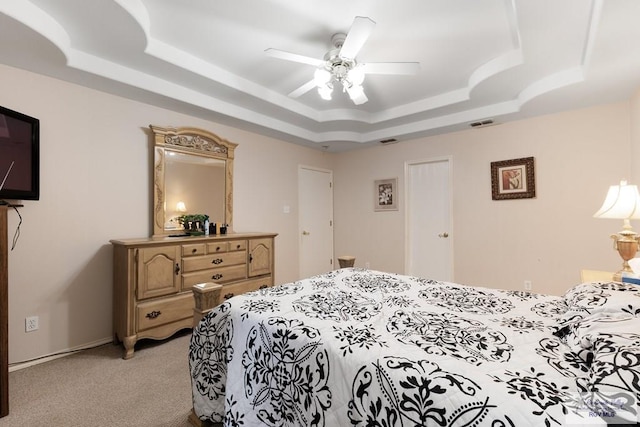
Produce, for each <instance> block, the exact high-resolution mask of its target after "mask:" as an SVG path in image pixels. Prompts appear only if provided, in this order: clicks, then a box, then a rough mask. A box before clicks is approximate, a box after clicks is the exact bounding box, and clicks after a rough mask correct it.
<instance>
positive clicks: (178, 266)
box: [175, 262, 180, 276]
mask: <svg viewBox="0 0 640 427" xmlns="http://www.w3.org/2000/svg"><path fill="white" fill-rule="evenodd" d="M175 272H176V276H177V275H178V274H180V264H178V263H177V262H176V270H175Z"/></svg>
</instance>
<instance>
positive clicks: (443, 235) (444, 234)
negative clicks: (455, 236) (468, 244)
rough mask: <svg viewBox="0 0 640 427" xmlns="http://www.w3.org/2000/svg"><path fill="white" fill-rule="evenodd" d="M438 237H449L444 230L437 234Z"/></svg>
mask: <svg viewBox="0 0 640 427" xmlns="http://www.w3.org/2000/svg"><path fill="white" fill-rule="evenodd" d="M438 237H442V238H444V239H446V238H447V237H449V233H447V232H446V231H445V232H444V233H440V234H438Z"/></svg>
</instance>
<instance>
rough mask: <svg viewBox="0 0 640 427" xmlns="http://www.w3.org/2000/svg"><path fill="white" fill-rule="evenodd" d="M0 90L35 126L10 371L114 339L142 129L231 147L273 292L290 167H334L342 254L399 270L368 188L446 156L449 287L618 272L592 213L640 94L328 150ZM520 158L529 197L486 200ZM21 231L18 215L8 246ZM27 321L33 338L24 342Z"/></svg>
mask: <svg viewBox="0 0 640 427" xmlns="http://www.w3.org/2000/svg"><path fill="white" fill-rule="evenodd" d="M0 93H2V100H1V103H2V105H3V106H7V107H9V108H12V109H15V110H18V111H22V112H24V113H26V114H29V115H33V116H36V117H38V118H40V119H41V128H42V129H41V161H42V165H41V187H42V188H41V200H40V201H37V202H28V201H27V202H25V206H24V207H23V208H21V209H20V213H21V215H22V217H23V220H24V221H23V224H22V226H21V234H20V238H19V240H18V244H17V246H16V248H15V249H14V250H13V251H11V252H10V253H9V280H10V289H9V306H10V312H9V340H10V344H9V353H10V354H9V357H10V362H12V363H13V362H18V361H23V360H26V359H29V358H34V357H38V356H43V355H48V354H51V353H54V352H58V351H63V350H66V349H70V348H75V347H78V346H83V345H87V344H91V343H95V342H102V341H104V340H106V339H109V338H110V337H111V336H112V327H111V320H112V319H111V308H112V295H111V289H112V284H111V279H112V273H111V268H112V265H111V264H112V258H111V246H110V244H109V239H112V238H126V237H142V236H148V235H149V234H150V232H151V224H150V206H151V198H152V193H151V183H150V155H149V152H150V149H149V144H150V139H151V138H150V136H149V132H148V128H147V126H148V125H149V124H157V125H161V126H166V125H174V126H196V127H201V128H204V129H207V130H209V131H211V132H214V133H217V134H219V135H220V136H221V137H224V138H226V139H228V140H230V141H233V142H236V143H238V144H239V146H238V148H237V149H236V156H235V158H236V161H235V197H234V227H235V230H236V231H273V232H277V233H279V235H278V237H277V239H276V281H277V282H279V283H281V282H288V281H293V280H296V279H298V277H297V274H298V226H297V221H298V218H297V176H298V166H299V165H309V166H315V167H319V168H324V169H331V170H333V171H334V196H335V201H334V210H335V215H334V219H335V253H336V255H341V254H352V255H355V256H356V257H357V260H356V266H363V265H364V262H369V263H370V265H371V268H376V269H380V270H387V271H395V272H403V269H404V237H403V236H404V208H403V205H402V203H403V200H402V199H401V200H400V209H399V210H398V211H395V212H381V213H376V212H373V208H372V204H373V202H372V197H373V180H374V179H379V178H389V177H398V178H399V186H400V194H401V195H402V191H403V190H404V176H403V173H404V163H405V162H406V161H407V160H415V159H428V158H433V157H441V156H451V158H452V159H453V178H454V187H453V192H454V196H455V201H454V216H453V221H454V222H453V230H452V235H453V238H454V250H455V272H454V274H455V277H454V279H455V280H456V281H459V282H462V283H470V284H481V285H487V286H495V287H503V288H511V289H522V282H523V280H531V281H532V282H533V287H534V290H535V291H540V292H549V293H556V294H557V293H561V292H562V291H563V290H565V289H566V288H567V287H569V286H570V285H571V284H572V283H575V282H577V280H578V277H579V275H578V271H579V269H580V268H582V267H590V268H594V269H614V268H616V267H617V266H618V264H619V260H618V255H617V254H616V253H615V252H614V251H613V250H612V248H611V241H610V240H609V238H608V236H609V234H610V233H612V232H615V231H617V230H618V228H619V224H618V223H617V222H616V221H614V220H597V219H593V218H592V217H591V215H592V214H593V212H595V210H597V208H598V207H599V206H600V204H601V202H602V198H603V197H604V194H605V192H606V189H607V187H608V186H609V185H611V184H613V183H616V182H617V181H618V180H619V179H621V178H624V177H626V176H628V175H629V174H630V167H631V166H630V161H629V158H628V157H629V156H628V153H630V152H631V142H630V141H631V140H632V137H631V134H632V133H633V132H632V126H631V123H630V122H631V120H630V117H637V116H638V115H639V114H638V111H640V108H638V107H637V106H636V104H639V103H640V101H638V100H637V99H635V100H634V101H633V102H631V105H632V106H630V105H629V104H627V103H621V104H615V105H607V106H601V107H595V108H591V109H586V110H580V111H572V112H568V113H563V114H557V115H552V116H547V117H540V118H535V119H530V120H525V121H520V122H516V123H511V124H505V125H499V126H494V127H489V128H485V129H477V130H469V131H466V132H459V133H455V134H450V135H443V136H438V137H432V138H424V139H418V140H414V141H407V142H401V143H398V144H395V145H391V146H386V147H374V148H370V149H363V150H356V151H353V152H347V153H342V154H339V155H331V154H327V153H324V152H321V151H317V150H311V149H308V148H304V147H300V146H296V145H292V144H288V143H285V142H283V141H279V140H275V139H272V138H268V137H264V136H261V135H257V134H255V133H250V132H246V131H243V130H240V129H237V128H232V127H228V126H222V125H219V124H216V123H214V122H208V121H205V120H201V119H195V118H193V117H189V116H186V115H182V114H178V113H175V112H172V111H168V110H164V109H160V108H156V107H152V106H149V105H146V104H141V103H137V102H133V101H129V100H126V99H123V98H119V97H115V96H111V95H107V94H104V93H101V92H98V91H94V90H90V89H86V88H84V87H81V86H77V85H72V84H68V83H65V82H61V81H58V80H55V79H50V78H47V77H43V76H39V75H36V74H32V73H28V72H24V71H21V70H17V69H14V68H9V67H5V66H0ZM636 98H637V97H636ZM633 123H634V124H636V125H637V123H640V120H639V119H635V120H634V121H633ZM638 134H640V132H636V133H634V135H636V136H635V137H634V138H635V144H634V146H635V147H636V148H635V150H636V155H637V150H638V148H637V147H638V146H640V141H637V140H638V139H639V137H638V136H637V135H638ZM524 156H534V157H535V158H536V167H537V190H538V197H537V198H536V199H533V200H515V201H500V202H494V201H492V200H491V190H490V176H489V170H490V162H491V161H494V160H504V159H510V158H516V157H524ZM636 176H639V175H636ZM284 206H290V207H291V213H289V214H285V213H283V207H284ZM17 225H18V217H17V215H16V214H15V213H11V214H10V220H9V235H10V238H11V237H12V236H13V232H14V230H15V228H16V227H17ZM31 315H38V316H40V330H39V331H36V332H32V333H28V334H27V333H25V332H24V318H25V317H27V316H31Z"/></svg>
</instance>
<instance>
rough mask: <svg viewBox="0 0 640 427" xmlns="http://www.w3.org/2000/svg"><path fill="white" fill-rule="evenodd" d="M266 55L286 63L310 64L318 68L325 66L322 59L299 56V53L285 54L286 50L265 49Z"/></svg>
mask: <svg viewBox="0 0 640 427" xmlns="http://www.w3.org/2000/svg"><path fill="white" fill-rule="evenodd" d="M264 53H266V54H267V55H269V56H272V57H274V58H278V59H284V60H285V61H293V62H301V63H303V64H309V65H313V66H316V67H319V66H321V65H323V64H324V61H323V60H322V59H316V58H311V57H309V56H303V55H298V54H297V53H291V52H285V51H284V50H279V49H273V48H269V49H265V51H264Z"/></svg>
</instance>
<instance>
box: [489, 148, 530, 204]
mask: <svg viewBox="0 0 640 427" xmlns="http://www.w3.org/2000/svg"><path fill="white" fill-rule="evenodd" d="M491 197H492V199H493V200H506V199H532V198H534V197H536V180H535V170H534V163H533V157H524V158H522V159H513V160H502V161H499V162H491Z"/></svg>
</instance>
